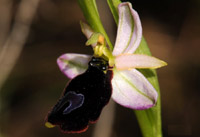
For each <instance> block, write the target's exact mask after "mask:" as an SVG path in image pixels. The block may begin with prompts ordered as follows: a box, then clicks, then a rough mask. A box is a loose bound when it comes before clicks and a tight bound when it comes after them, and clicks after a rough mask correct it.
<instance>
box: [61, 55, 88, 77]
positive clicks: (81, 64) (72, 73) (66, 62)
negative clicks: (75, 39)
mask: <svg viewBox="0 0 200 137" xmlns="http://www.w3.org/2000/svg"><path fill="white" fill-rule="evenodd" d="M90 59H91V56H89V55H85V54H74V53H68V54H63V55H61V56H60V57H59V58H58V59H57V64H58V66H59V68H60V70H61V71H62V72H63V73H64V74H65V75H66V76H67V77H68V78H70V79H73V78H74V77H76V76H77V75H79V74H82V73H83V72H85V71H86V70H87V67H88V62H89V61H90Z"/></svg>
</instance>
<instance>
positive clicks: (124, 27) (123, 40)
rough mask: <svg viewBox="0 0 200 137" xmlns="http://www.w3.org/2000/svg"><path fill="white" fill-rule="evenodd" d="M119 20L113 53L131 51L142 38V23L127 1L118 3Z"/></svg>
mask: <svg viewBox="0 0 200 137" xmlns="http://www.w3.org/2000/svg"><path fill="white" fill-rule="evenodd" d="M118 11H119V22H118V30H117V38H116V41H115V46H114V49H113V55H114V56H117V55H119V54H122V53H133V52H134V51H135V50H136V49H137V48H138V46H139V45H140V42H141V39H142V25H141V22H140V18H139V15H138V13H137V12H136V11H135V10H134V9H132V5H131V4H130V3H129V2H124V3H121V4H119V6H118Z"/></svg>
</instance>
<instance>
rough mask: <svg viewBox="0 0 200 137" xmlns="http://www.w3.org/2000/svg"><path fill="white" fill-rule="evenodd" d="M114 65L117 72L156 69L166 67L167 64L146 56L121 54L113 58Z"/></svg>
mask: <svg viewBox="0 0 200 137" xmlns="http://www.w3.org/2000/svg"><path fill="white" fill-rule="evenodd" d="M115 65H116V68H117V69H118V70H124V69H133V68H150V69H156V68H160V67H163V66H166V65H167V63H166V62H164V61H162V60H159V59H157V58H155V57H152V56H148V55H142V54H121V55H119V56H117V57H116V58H115Z"/></svg>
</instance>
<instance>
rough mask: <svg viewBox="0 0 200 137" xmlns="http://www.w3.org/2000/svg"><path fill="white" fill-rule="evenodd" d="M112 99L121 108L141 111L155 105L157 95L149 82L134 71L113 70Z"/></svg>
mask: <svg viewBox="0 0 200 137" xmlns="http://www.w3.org/2000/svg"><path fill="white" fill-rule="evenodd" d="M113 73H114V75H113V79H112V86H113V94H112V98H113V99H114V100H115V101H116V102H117V103H119V104H120V105H122V106H125V107H128V108H131V109H137V110H143V109H148V108H150V107H152V106H154V105H155V103H156V101H157V97H158V94H157V92H156V90H155V89H154V87H153V86H152V85H151V84H150V83H149V81H148V80H147V79H146V78H145V77H144V76H143V75H142V74H141V73H140V72H139V71H137V70H136V69H132V70H123V71H118V70H116V69H114V70H113Z"/></svg>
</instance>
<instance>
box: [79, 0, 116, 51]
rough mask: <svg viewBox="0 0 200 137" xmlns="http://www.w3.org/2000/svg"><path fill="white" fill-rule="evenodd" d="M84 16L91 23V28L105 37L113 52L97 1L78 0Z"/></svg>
mask: <svg viewBox="0 0 200 137" xmlns="http://www.w3.org/2000/svg"><path fill="white" fill-rule="evenodd" d="M78 2H79V5H80V7H81V9H82V11H83V14H84V16H85V18H86V20H87V22H88V23H89V25H90V27H91V28H92V29H93V30H94V31H95V32H99V33H101V34H103V35H104V37H105V39H106V42H107V43H108V46H109V48H110V50H111V51H112V50H113V45H112V43H111V41H110V39H109V37H108V35H107V33H106V31H105V29H104V27H103V25H102V22H101V19H100V16H99V13H98V10H97V6H96V1H95V0H78Z"/></svg>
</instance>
